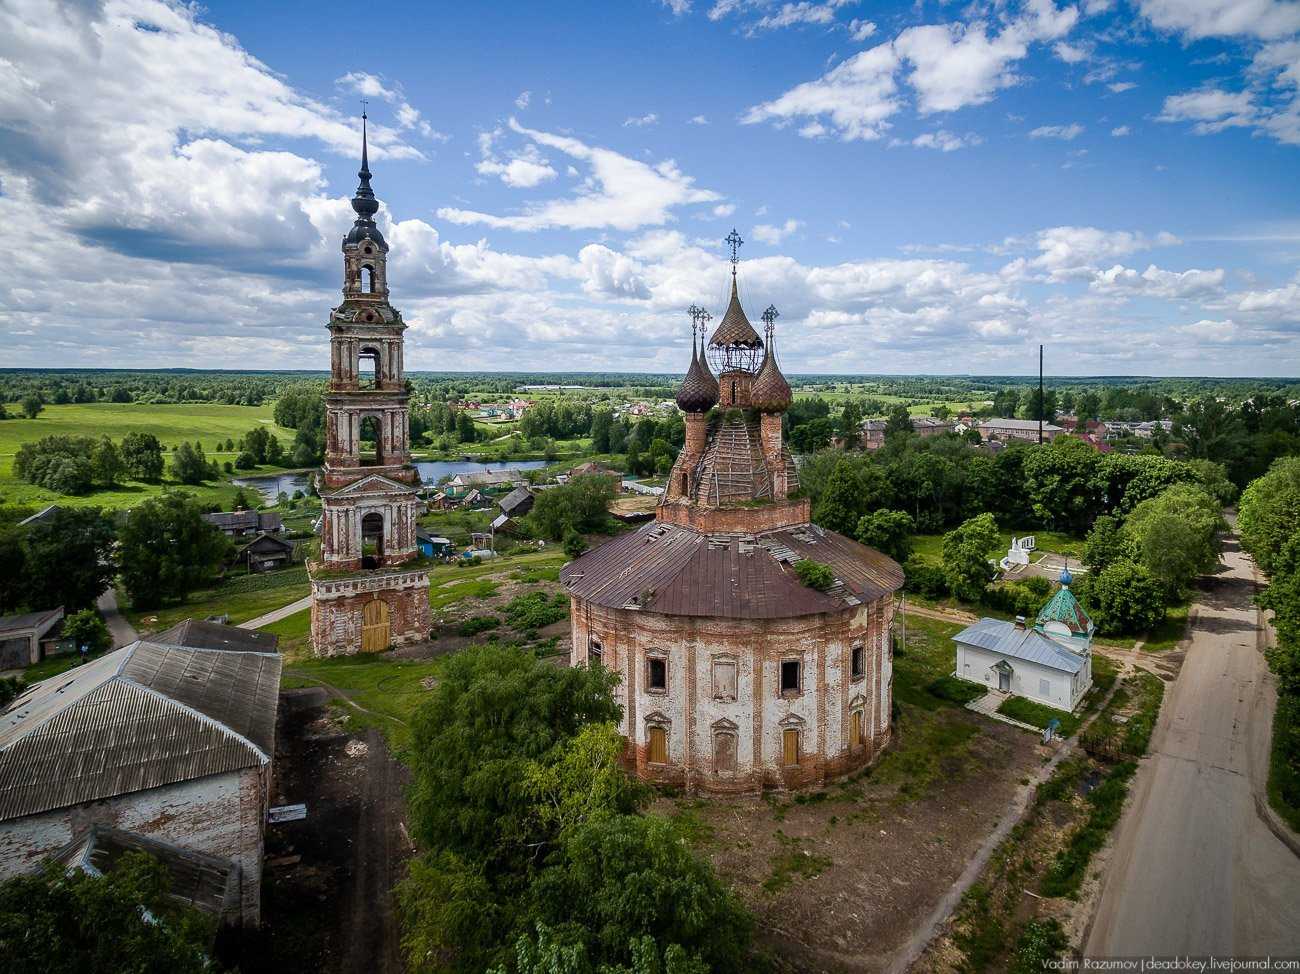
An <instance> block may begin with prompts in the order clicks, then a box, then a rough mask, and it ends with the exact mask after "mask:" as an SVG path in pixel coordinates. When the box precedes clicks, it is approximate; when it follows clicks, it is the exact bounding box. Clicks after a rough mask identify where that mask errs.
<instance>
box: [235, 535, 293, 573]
mask: <svg viewBox="0 0 1300 974" xmlns="http://www.w3.org/2000/svg"><path fill="white" fill-rule="evenodd" d="M230 564H231V566H235V567H240V568H244V569H246V570H247V571H249V572H270V571H275V570H276V569H278V568H287V567H289V566H290V565H292V564H293V542H292V541H287V540H286V539H284V538H278V537H276V536H275V535H274V534H267V533H265V532H263V533H262V534H259V535H258V536H257V537H256V538H254V539H253V540H252V541H249V542H248V543H247V544H243V545H240V546H239V547H238V548H236V549H235V553H234V555H233V556H232V558H231V560H230Z"/></svg>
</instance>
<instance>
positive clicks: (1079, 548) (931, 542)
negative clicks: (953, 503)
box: [912, 528, 1083, 565]
mask: <svg viewBox="0 0 1300 974" xmlns="http://www.w3.org/2000/svg"><path fill="white" fill-rule="evenodd" d="M1025 535H1031V536H1032V537H1033V538H1034V540H1035V541H1036V542H1037V544H1038V551H1039V552H1044V551H1050V552H1053V553H1055V554H1058V555H1065V556H1066V557H1067V558H1082V557H1083V539H1082V538H1076V537H1073V536H1072V535H1068V534H1062V533H1061V532H1059V531H1040V530H1035V529H1033V528H1024V529H1022V530H1015V531H1000V532H998V538H999V540H998V545H999V547H998V551H997V556H998V557H1001V556H1002V555H1005V554H1006V552H1007V549H1008V548H1010V547H1011V539H1012V538H1013V537H1016V538H1022V537H1024V536H1025ZM912 553H913V554H914V555H915V556H916V557H918V558H920V559H921V560H922V561H927V562H930V563H931V564H934V565H938V564H940V563H941V562H942V561H943V535H942V534H915V535H913V536H912Z"/></svg>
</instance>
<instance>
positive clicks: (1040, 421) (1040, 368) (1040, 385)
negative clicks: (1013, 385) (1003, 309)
mask: <svg viewBox="0 0 1300 974" xmlns="http://www.w3.org/2000/svg"><path fill="white" fill-rule="evenodd" d="M1045 405H1046V404H1045V403H1044V402H1043V346H1042V345H1039V346H1038V445H1039V446H1042V445H1043V407H1044V406H1045Z"/></svg>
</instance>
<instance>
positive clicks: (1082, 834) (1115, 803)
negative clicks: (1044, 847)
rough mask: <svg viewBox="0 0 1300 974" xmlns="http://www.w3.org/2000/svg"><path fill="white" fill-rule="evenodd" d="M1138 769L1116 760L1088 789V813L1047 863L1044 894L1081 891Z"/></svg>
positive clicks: (1132, 763)
mask: <svg viewBox="0 0 1300 974" xmlns="http://www.w3.org/2000/svg"><path fill="white" fill-rule="evenodd" d="M1136 771H1137V764H1136V762H1133V761H1123V762H1121V763H1119V764H1116V765H1114V766H1112V767H1111V769H1110V771H1109V772H1108V773H1107V775H1106V777H1105V778H1104V779H1103V780H1102V782H1101V784H1099V785H1098V786H1097V787H1096V788H1094V789H1092V791H1090V792H1088V795H1087V797H1086V798H1085V799H1084V800H1085V801H1086V802H1087V803H1088V806H1089V809H1088V817H1087V819H1085V820H1084V822H1083V824H1082V825H1081V826H1079V828H1078V829H1076V830H1075V831H1074V833H1073V834H1071V836H1070V838H1069V840H1068V841H1067V842H1066V845H1065V848H1064V849H1062V850H1061V851H1059V852H1058V853H1057V854H1056V857H1055V858H1054V859H1053V860H1052V864H1051V866H1049V867H1048V869H1047V873H1046V875H1044V876H1043V882H1042V885H1041V887H1040V892H1042V894H1043V895H1044V896H1074V895H1075V894H1077V893H1078V891H1079V886H1080V885H1081V884H1082V883H1083V877H1084V875H1085V874H1086V872H1087V869H1088V863H1089V862H1090V861H1091V860H1092V857H1093V855H1094V853H1096V852H1097V850H1098V849H1100V848H1101V847H1102V845H1104V844H1105V842H1106V838H1107V836H1109V835H1110V830H1111V829H1113V828H1114V827H1115V823H1116V822H1118V821H1119V816H1120V813H1121V812H1122V811H1123V809H1124V799H1125V797H1127V795H1128V783H1129V780H1130V779H1131V778H1132V777H1133V774H1134V772H1136Z"/></svg>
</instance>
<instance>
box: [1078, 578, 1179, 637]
mask: <svg viewBox="0 0 1300 974" xmlns="http://www.w3.org/2000/svg"><path fill="white" fill-rule="evenodd" d="M1088 600H1089V605H1088V608H1089V609H1090V610H1091V615H1092V618H1093V622H1095V623H1096V624H1097V629H1098V630H1099V631H1100V632H1102V633H1105V634H1107V635H1118V634H1123V633H1141V632H1147V631H1148V630H1150V629H1151V628H1152V627H1153V626H1155V625H1157V624H1158V623H1159V622H1160V621H1161V620H1162V619H1163V618H1164V617H1165V593H1164V589H1163V587H1162V586H1161V584H1160V583H1159V582H1158V581H1156V580H1155V579H1154V578H1152V577H1151V573H1150V572H1148V571H1147V570H1146V569H1145V568H1143V567H1142V566H1141V565H1138V564H1136V563H1135V562H1131V561H1117V562H1115V563H1114V564H1113V565H1109V566H1107V567H1106V568H1105V569H1103V570H1102V572H1101V573H1100V574H1099V575H1097V577H1096V578H1094V579H1093V580H1092V583H1091V585H1090V586H1089V592H1088Z"/></svg>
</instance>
